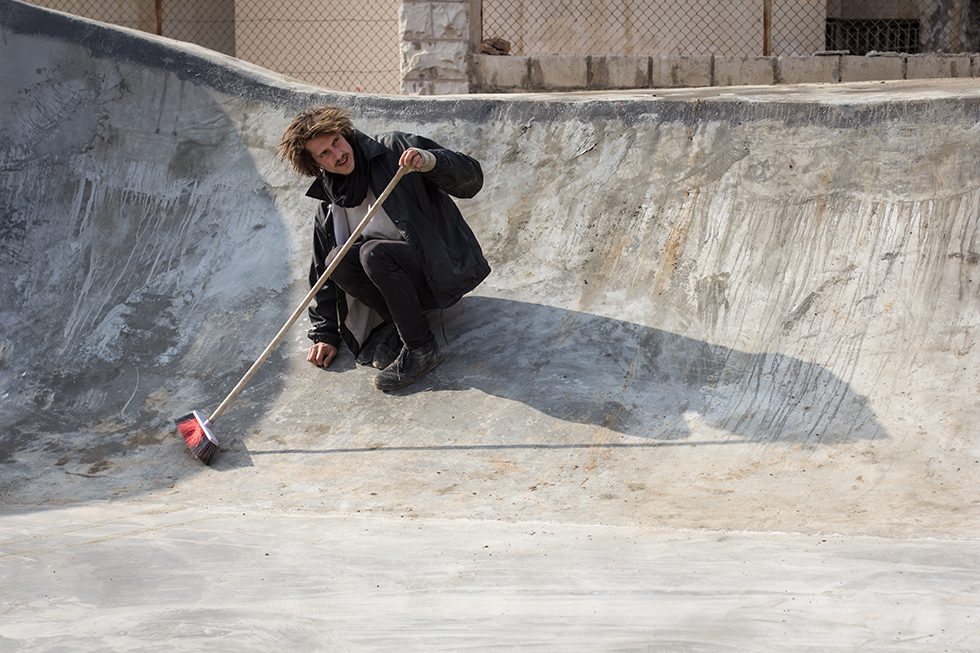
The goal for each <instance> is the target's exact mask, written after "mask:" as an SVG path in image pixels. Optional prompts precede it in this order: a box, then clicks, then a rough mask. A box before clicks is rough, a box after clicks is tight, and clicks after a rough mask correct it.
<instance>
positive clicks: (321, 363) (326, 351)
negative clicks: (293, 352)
mask: <svg viewBox="0 0 980 653" xmlns="http://www.w3.org/2000/svg"><path fill="white" fill-rule="evenodd" d="M336 355H337V348H336V347H334V346H333V345H328V344H327V343H325V342H318V343H316V344H315V345H313V346H312V347H310V353H308V354H307V355H306V360H308V361H309V362H311V363H313V364H314V365H316V366H317V367H326V366H327V365H329V364H330V361H332V360H333V357H334V356H336Z"/></svg>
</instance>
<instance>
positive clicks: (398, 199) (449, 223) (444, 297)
mask: <svg viewBox="0 0 980 653" xmlns="http://www.w3.org/2000/svg"><path fill="white" fill-rule="evenodd" d="M355 138H356V139H357V142H358V145H360V147H361V151H362V152H363V153H364V156H365V158H366V159H368V162H369V163H368V168H369V170H370V181H369V184H370V186H371V190H372V192H373V193H374V196H375V197H379V196H380V195H381V193H382V192H383V191H384V189H385V187H386V186H387V185H388V182H390V181H391V179H392V177H394V176H395V172H397V171H398V158H399V157H400V156H401V153H402V152H404V151H405V150H407V149H408V148H410V147H415V148H420V149H423V150H428V151H430V152H432V153H433V154H434V155H435V157H436V166H435V168H433V169H432V170H431V171H430V172H426V173H420V172H411V173H409V174H407V175H405V176H404V177H402V178H401V181H399V182H398V185H397V186H396V187H395V189H394V190H393V191H392V192H391V195H389V196H388V199H387V200H385V202H384V204H383V208H384V210H385V212H386V213H387V214H388V217H390V218H391V221H392V222H393V223H394V224H395V226H396V227H397V228H398V230H399V231H400V232H401V233H402V235H403V236H404V238H405V240H406V241H407V242H408V243H409V245H411V246H412V248H413V249H414V250H415V252H416V253H417V254H418V256H419V260H420V261H421V262H422V269H423V270H425V275H426V279H427V280H428V282H429V288H430V289H431V290H432V295H433V296H434V297H435V299H436V302H437V303H438V304H439V306H440V307H442V308H446V307H449V306H452V305H453V304H455V303H456V302H457V301H459V299H460V298H461V297H462V296H463V295H464V294H466V293H468V292H469V291H471V290H473V289H474V288H476V287H477V286H478V285H479V284H480V282H481V281H483V280H484V279H485V278H486V277H487V275H488V274H490V265H489V264H488V263H487V260H486V259H485V258H484V257H483V250H482V249H481V248H480V243H479V242H477V240H476V236H474V235H473V232H472V230H470V228H469V225H467V224H466V222H465V221H464V220H463V216H462V214H460V212H459V209H458V208H457V207H456V204H455V202H453V200H452V199H451V198H450V195H452V196H454V197H460V198H470V197H473V196H474V195H476V194H477V193H478V192H479V191H480V189H481V188H482V187H483V170H482V169H481V168H480V164H479V162H477V161H476V160H475V159H472V158H470V157H468V156H466V155H465V154H460V153H459V152H453V151H452V150H447V149H445V148H443V147H442V146H441V145H439V144H438V143H435V142H434V141H431V140H429V139H427V138H423V137H421V136H415V135H412V134H405V133H402V132H387V133H384V134H379V135H378V136H375V137H374V138H371V137H370V136H367V135H365V134H362V133H361V132H356V133H355ZM306 194H307V196H309V197H313V198H315V199H318V200H320V201H321V204H320V208H319V210H318V211H317V215H316V220H315V224H314V227H313V262H312V264H311V265H310V285H311V286H312V285H313V284H314V283H316V281H317V279H319V278H320V275H321V274H322V273H323V271H324V269H326V261H325V259H326V257H327V254H329V253H330V250H332V249H333V248H334V247H336V246H338V245H342V244H343V243H338V242H336V237H335V236H334V229H333V211H332V206H331V204H330V201H329V198H328V197H327V195H326V192H325V191H324V189H323V186H322V185H321V183H320V180H319V179H318V180H316V181H315V182H314V183H313V185H312V186H311V187H310V189H309V191H307V193H306ZM347 306H348V305H347V301H346V296H345V294H344V293H343V292H342V291H340V290H339V289H338V288H337V286H336V285H335V284H334V283H333V281H332V280H330V279H328V280H327V282H326V283H325V284H324V285H323V287H322V288H321V289H320V291H319V292H318V293H317V294H316V301H315V302H314V304H312V305H311V306H310V309H309V313H310V322H311V323H312V325H313V326H312V328H311V329H310V331H309V334H308V335H309V337H310V339H311V340H313V342H325V343H329V344H331V345H334V346H339V345H340V340H341V338H343V340H344V341H345V342H347V344H348V346H349V347H350V349H351V351H353V352H354V354H355V355H356V354H357V353H358V351H359V349H360V344H361V343H363V338H364V337H365V336H364V335H362V334H358V335H357V337H355V335H354V334H353V333H351V331H350V330H349V329H348V328H347V327H346V325H345V319H346V316H347ZM359 341H360V342H359Z"/></svg>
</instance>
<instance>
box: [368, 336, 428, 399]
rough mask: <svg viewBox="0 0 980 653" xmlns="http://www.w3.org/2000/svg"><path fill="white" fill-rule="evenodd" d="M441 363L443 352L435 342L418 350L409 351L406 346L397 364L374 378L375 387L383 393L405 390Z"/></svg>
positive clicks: (393, 364)
mask: <svg viewBox="0 0 980 653" xmlns="http://www.w3.org/2000/svg"><path fill="white" fill-rule="evenodd" d="M441 362H442V352H440V351H439V344H438V343H437V342H436V341H435V340H433V341H432V344H429V345H423V346H422V347H419V348H418V349H409V348H408V345H405V346H404V347H402V350H401V352H400V353H399V354H398V358H396V359H395V362H393V363H392V364H391V365H389V366H388V367H387V368H385V369H384V370H382V371H381V372H380V373H379V374H378V375H377V376H376V377H374V387H375V388H377V389H378V390H381V391H382V392H391V391H392V390H398V389H400V388H404V387H405V386H407V385H409V384H411V383H414V382H415V381H418V380H419V378H420V377H421V376H422V375H423V374H425V373H426V372H430V371H432V370H433V369H434V368H435V367H436V365H438V364H439V363H441Z"/></svg>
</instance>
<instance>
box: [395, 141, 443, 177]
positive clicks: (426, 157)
mask: <svg viewBox="0 0 980 653" xmlns="http://www.w3.org/2000/svg"><path fill="white" fill-rule="evenodd" d="M398 165H400V166H408V167H409V168H411V169H412V170H417V171H420V172H429V171H430V170H432V169H433V168H434V167H436V157H435V155H434V154H432V153H431V152H427V151H426V150H420V149H417V148H414V147H410V148H408V149H407V150H405V151H404V152H402V155H401V157H400V158H399V159H398Z"/></svg>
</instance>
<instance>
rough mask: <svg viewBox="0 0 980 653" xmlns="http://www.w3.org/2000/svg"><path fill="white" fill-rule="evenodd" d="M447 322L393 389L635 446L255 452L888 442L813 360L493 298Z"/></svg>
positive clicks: (843, 385) (523, 445) (468, 303)
mask: <svg viewBox="0 0 980 653" xmlns="http://www.w3.org/2000/svg"><path fill="white" fill-rule="evenodd" d="M444 318H445V329H446V333H447V336H448V338H449V342H450V344H451V352H449V355H448V356H447V359H446V361H445V362H444V363H443V364H442V365H441V366H440V367H439V368H437V369H436V370H435V371H434V372H433V373H431V374H430V375H429V376H428V377H426V378H424V379H422V380H421V381H419V382H418V383H417V384H415V385H413V386H410V387H408V388H406V389H404V390H402V391H400V392H398V393H395V394H399V395H404V396H407V395H423V394H424V393H429V392H436V393H439V392H459V391H465V390H471V389H475V390H478V391H480V392H483V393H486V394H488V395H493V396H495V397H500V398H502V399H507V400H510V401H513V402H519V403H521V404H525V405H527V406H529V407H531V408H533V409H534V410H536V411H539V412H541V413H544V414H546V415H548V416H550V417H552V418H554V419H557V420H561V421H565V422H571V423H577V424H583V425H587V426H591V427H595V428H597V429H608V430H609V431H611V432H615V433H620V434H622V435H625V436H632V437H635V438H638V439H637V440H634V441H629V442H607V443H598V444H597V443H596V442H593V441H589V442H584V443H581V444H578V443H554V442H551V441H546V440H544V439H542V441H541V442H540V443H534V442H528V441H527V440H523V441H522V442H520V443H512V444H507V443H503V444H494V445H481V444H477V445H466V444H461V445H436V446H409V447H397V446H393V447H376V448H371V447H364V448H329V449H318V450H309V449H304V450H299V449H283V450H275V451H263V450H259V451H251V452H250V453H251V454H252V455H271V454H336V453H374V452H379V451H456V450H506V449H603V448H608V449H621V448H631V447H674V446H701V445H730V444H740V443H761V444H766V443H771V444H782V445H800V446H804V447H817V446H820V445H832V444H836V443H841V442H847V441H854V440H871V439H876V438H884V437H887V433H886V432H885V429H884V427H883V426H882V425H881V424H880V423H879V421H878V420H877V419H876V417H875V415H874V412H873V411H872V410H871V408H870V406H869V405H868V401H867V400H866V399H865V398H864V397H862V396H861V395H859V394H857V393H856V392H854V390H853V389H852V388H851V387H850V385H849V384H848V383H847V382H846V381H844V380H843V379H841V378H839V377H838V376H836V375H835V374H833V373H832V372H830V371H829V370H827V369H826V368H824V367H822V366H820V365H817V364H814V363H809V362H806V361H802V360H799V359H797V358H793V357H791V356H785V355H782V354H778V353H759V354H753V353H748V352H744V351H738V350H735V349H730V348H727V347H721V346H718V345H712V344H710V343H707V342H704V341H701V340H695V339H692V338H687V337H684V336H680V335H677V334H674V333H669V332H666V331H662V330H660V329H653V328H649V327H645V326H642V325H639V324H633V323H630V322H624V321H621V320H615V319H611V318H606V317H601V316H597V315H591V314H587V313H580V312H576V311H568V310H564V309H560V308H554V307H550V306H542V305H538V304H530V303H526V302H520V301H513V300H507V299H498V298H490V297H480V296H470V297H466V298H465V299H464V300H463V301H461V302H460V303H459V304H458V305H457V306H455V307H453V308H452V309H449V310H447V311H445V314H444ZM437 319H438V318H437ZM437 329H438V327H437ZM440 337H441V336H440ZM473 419H474V420H481V421H483V422H487V421H491V420H493V419H494V416H493V415H474V416H473ZM532 439H533V438H532Z"/></svg>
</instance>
